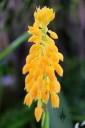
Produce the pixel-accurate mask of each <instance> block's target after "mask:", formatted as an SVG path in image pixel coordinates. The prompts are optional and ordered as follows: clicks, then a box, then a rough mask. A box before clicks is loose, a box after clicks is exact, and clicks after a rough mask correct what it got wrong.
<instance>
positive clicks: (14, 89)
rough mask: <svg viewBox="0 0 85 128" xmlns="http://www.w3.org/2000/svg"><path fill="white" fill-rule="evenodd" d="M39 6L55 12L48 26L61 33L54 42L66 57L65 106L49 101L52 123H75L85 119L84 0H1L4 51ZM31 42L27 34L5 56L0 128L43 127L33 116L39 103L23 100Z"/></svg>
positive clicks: (55, 126)
mask: <svg viewBox="0 0 85 128" xmlns="http://www.w3.org/2000/svg"><path fill="white" fill-rule="evenodd" d="M39 6H40V7H43V6H47V7H51V8H53V9H54V11H55V12H56V17H55V19H54V21H52V23H50V25H49V26H48V27H49V28H50V29H51V30H52V31H55V32H56V33H57V34H58V36H59V39H58V40H57V41H56V40H55V42H56V45H57V46H58V47H59V51H60V52H62V53H63V55H64V58H65V59H64V63H62V66H63V68H64V76H63V78H59V79H60V82H61V90H62V93H61V94H60V97H61V98H60V100H61V101H60V102H61V104H60V108H59V109H58V110H52V109H51V108H50V105H49V104H50V103H49V104H48V108H49V112H50V128H73V127H74V125H75V123H76V122H80V123H81V122H82V121H84V120H85V0H0V53H2V52H3V51H4V50H5V49H6V48H7V47H8V46H9V45H10V44H11V42H12V41H14V40H15V39H17V38H18V37H19V36H21V35H22V34H24V33H25V32H26V31H27V26H28V25H32V24H33V22H34V19H33V13H34V11H35V9H36V7H39ZM30 46H31V44H30V43H27V40H26V41H24V42H23V43H22V44H21V45H20V46H19V47H17V48H16V50H14V51H13V52H11V53H10V54H9V55H7V56H6V57H5V58H3V59H1V60H0V128H40V123H36V121H35V117H34V108H35V106H36V103H34V104H33V105H32V106H31V107H30V108H28V107H26V106H25V105H23V100H24V96H25V94H26V92H25V91H24V78H25V76H24V75H22V67H23V65H24V64H25V58H26V56H27V54H28V52H29V48H30ZM62 110H63V113H64V118H63V119H62V118H61V115H62ZM53 113H54V114H53ZM62 120H63V122H62ZM61 125H62V127H61Z"/></svg>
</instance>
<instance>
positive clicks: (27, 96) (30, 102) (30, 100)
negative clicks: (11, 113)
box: [24, 94, 33, 107]
mask: <svg viewBox="0 0 85 128" xmlns="http://www.w3.org/2000/svg"><path fill="white" fill-rule="evenodd" d="M32 101H33V100H32V97H31V95H30V94H27V95H26V96H25V100H24V104H26V105H28V106H29V107H30V105H31V104H32Z"/></svg>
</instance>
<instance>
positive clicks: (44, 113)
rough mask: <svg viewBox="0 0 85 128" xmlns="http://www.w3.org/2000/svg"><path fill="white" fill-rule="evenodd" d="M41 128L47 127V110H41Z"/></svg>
mask: <svg viewBox="0 0 85 128" xmlns="http://www.w3.org/2000/svg"><path fill="white" fill-rule="evenodd" d="M41 128H49V112H48V110H46V111H44V112H43V115H42V122H41Z"/></svg>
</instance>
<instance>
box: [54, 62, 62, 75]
mask: <svg viewBox="0 0 85 128" xmlns="http://www.w3.org/2000/svg"><path fill="white" fill-rule="evenodd" d="M55 70H56V72H57V73H58V74H59V75H60V76H63V69H62V67H61V66H60V64H55Z"/></svg>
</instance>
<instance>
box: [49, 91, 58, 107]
mask: <svg viewBox="0 0 85 128" xmlns="http://www.w3.org/2000/svg"><path fill="white" fill-rule="evenodd" d="M51 103H52V107H54V108H56V107H57V108H58V107H59V97H58V95H57V94H56V93H54V92H53V93H51Z"/></svg>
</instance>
